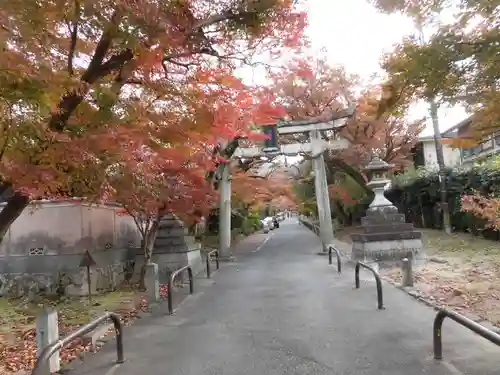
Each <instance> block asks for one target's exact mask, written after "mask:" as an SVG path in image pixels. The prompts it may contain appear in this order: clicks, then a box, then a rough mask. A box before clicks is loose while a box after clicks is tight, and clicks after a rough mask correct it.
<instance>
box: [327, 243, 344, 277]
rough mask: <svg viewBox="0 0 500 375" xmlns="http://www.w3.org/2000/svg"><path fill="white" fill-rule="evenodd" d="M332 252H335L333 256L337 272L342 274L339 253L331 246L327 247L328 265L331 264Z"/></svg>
mask: <svg viewBox="0 0 500 375" xmlns="http://www.w3.org/2000/svg"><path fill="white" fill-rule="evenodd" d="M333 252H335V255H336V256H337V272H338V273H342V261H341V259H340V252H339V251H338V249H337V248H336V247H334V246H333V245H328V263H329V264H332V263H333V259H332V258H333V257H332V253H333Z"/></svg>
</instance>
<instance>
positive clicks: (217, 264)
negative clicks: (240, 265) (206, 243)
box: [206, 250, 220, 279]
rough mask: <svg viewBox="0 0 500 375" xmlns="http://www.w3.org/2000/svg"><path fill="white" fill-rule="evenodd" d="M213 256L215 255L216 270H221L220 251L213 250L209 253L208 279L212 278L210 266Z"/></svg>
mask: <svg viewBox="0 0 500 375" xmlns="http://www.w3.org/2000/svg"><path fill="white" fill-rule="evenodd" d="M212 254H215V269H217V270H218V269H219V265H220V264H219V250H212V251H210V252H208V253H207V259H206V260H207V279H210V277H211V276H212V269H211V266H210V261H211V260H212Z"/></svg>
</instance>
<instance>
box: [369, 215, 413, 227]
mask: <svg viewBox="0 0 500 375" xmlns="http://www.w3.org/2000/svg"><path fill="white" fill-rule="evenodd" d="M404 222H406V220H405V215H404V214H391V215H378V216H376V215H372V216H365V217H362V218H361V225H362V226H363V227H364V226H366V225H381V224H386V223H404Z"/></svg>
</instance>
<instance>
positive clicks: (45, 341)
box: [36, 310, 61, 375]
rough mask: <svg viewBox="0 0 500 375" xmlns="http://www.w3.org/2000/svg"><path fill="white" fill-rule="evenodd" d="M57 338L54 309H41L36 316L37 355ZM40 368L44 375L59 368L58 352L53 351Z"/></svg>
mask: <svg viewBox="0 0 500 375" xmlns="http://www.w3.org/2000/svg"><path fill="white" fill-rule="evenodd" d="M57 340H59V324H58V319H57V311H56V310H43V311H41V312H40V313H39V314H38V315H37V317H36V348H37V356H39V355H40V353H41V352H42V350H43V349H44V348H45V347H46V346H47V345H50V344H52V343H54V342H56V341H57ZM45 365H46V367H45V368H44V369H42V373H43V374H44V375H50V374H52V373H55V372H57V371H59V370H60V369H61V364H60V359H59V352H56V353H54V355H53V356H52V357H51V358H50V360H49V361H48V362H47V363H46V364H45Z"/></svg>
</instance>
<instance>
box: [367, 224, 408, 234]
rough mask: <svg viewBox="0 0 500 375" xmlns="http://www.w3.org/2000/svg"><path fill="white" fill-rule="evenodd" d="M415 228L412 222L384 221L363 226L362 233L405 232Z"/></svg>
mask: <svg viewBox="0 0 500 375" xmlns="http://www.w3.org/2000/svg"><path fill="white" fill-rule="evenodd" d="M413 230H415V228H414V227H413V224H412V223H400V222H392V223H384V224H370V225H366V226H363V232H364V233H392V232H396V233H399V232H407V231H413Z"/></svg>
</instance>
